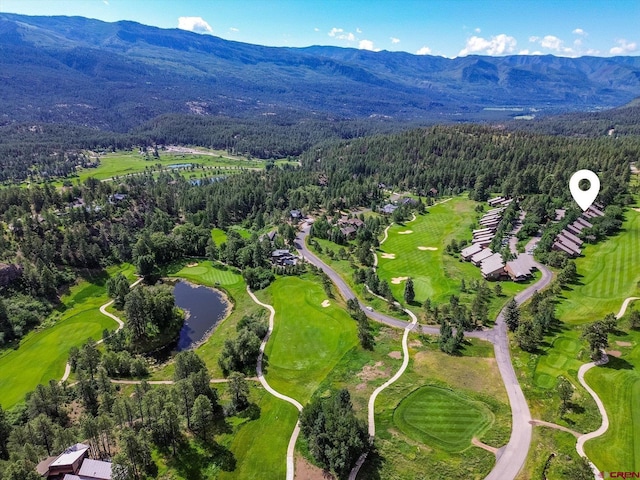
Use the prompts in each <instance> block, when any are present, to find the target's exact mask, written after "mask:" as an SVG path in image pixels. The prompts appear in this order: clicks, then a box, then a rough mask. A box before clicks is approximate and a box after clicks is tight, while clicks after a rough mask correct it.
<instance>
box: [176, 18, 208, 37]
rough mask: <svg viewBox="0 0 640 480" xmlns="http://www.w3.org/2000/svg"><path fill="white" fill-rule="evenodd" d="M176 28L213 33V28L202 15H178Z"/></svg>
mask: <svg viewBox="0 0 640 480" xmlns="http://www.w3.org/2000/svg"><path fill="white" fill-rule="evenodd" d="M178 28H179V29H181V30H189V31H190V32H196V33H213V28H211V25H209V24H208V23H207V22H205V21H204V19H203V18H202V17H180V18H178Z"/></svg>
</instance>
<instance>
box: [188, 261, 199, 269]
mask: <svg viewBox="0 0 640 480" xmlns="http://www.w3.org/2000/svg"><path fill="white" fill-rule="evenodd" d="M197 266H198V262H195V263H189V264H187V268H191V267H197Z"/></svg>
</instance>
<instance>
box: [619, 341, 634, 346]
mask: <svg viewBox="0 0 640 480" xmlns="http://www.w3.org/2000/svg"><path fill="white" fill-rule="evenodd" d="M616 345H618V346H619V347H631V346H633V343H631V342H621V341H620V340H616Z"/></svg>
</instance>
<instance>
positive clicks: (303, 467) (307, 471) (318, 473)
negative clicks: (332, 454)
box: [294, 455, 335, 480]
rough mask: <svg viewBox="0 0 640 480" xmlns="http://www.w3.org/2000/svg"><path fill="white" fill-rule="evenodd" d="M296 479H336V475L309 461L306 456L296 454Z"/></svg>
mask: <svg viewBox="0 0 640 480" xmlns="http://www.w3.org/2000/svg"><path fill="white" fill-rule="evenodd" d="M295 472H296V474H295V477H294V478H295V480H334V479H335V477H334V476H333V475H331V474H330V473H329V472H325V471H324V470H322V469H321V468H320V467H316V466H315V465H312V464H311V463H309V462H308V461H307V460H306V459H305V458H302V457H301V456H298V455H296V469H295Z"/></svg>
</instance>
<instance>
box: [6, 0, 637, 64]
mask: <svg viewBox="0 0 640 480" xmlns="http://www.w3.org/2000/svg"><path fill="white" fill-rule="evenodd" d="M0 11H1V12H12V13H23V14H27V15H80V16H85V17H90V18H97V19H100V20H104V21H108V22H113V21H117V20H133V21H136V22H140V23H143V24H146V25H153V26H157V27H161V28H176V27H180V28H183V29H186V30H192V31H196V32H198V33H203V34H213V35H216V36H219V37H222V38H226V39H230V40H238V41H242V42H248V43H256V44H261V45H273V46H291V47H304V46H309V45H335V46H341V47H352V48H363V49H368V50H402V51H406V52H409V53H414V54H416V53H418V54H431V55H442V56H446V57H455V56H461V55H469V54H481V55H507V54H553V55H562V56H581V55H596V56H611V55H638V54H640V28H638V25H640V1H639V0H535V1H534V0H512V1H508V0H482V1H481V0H475V1H472V0H406V1H404V0H395V1H394V0H386V1H382V0H368V1H362V0H350V1H349V0H339V1H338V0H274V1H266V0H0Z"/></svg>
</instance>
